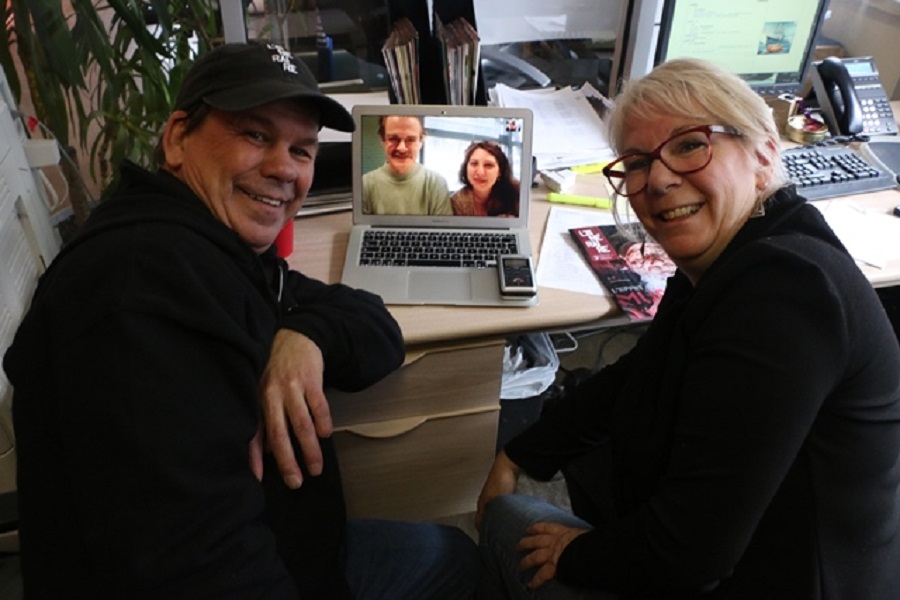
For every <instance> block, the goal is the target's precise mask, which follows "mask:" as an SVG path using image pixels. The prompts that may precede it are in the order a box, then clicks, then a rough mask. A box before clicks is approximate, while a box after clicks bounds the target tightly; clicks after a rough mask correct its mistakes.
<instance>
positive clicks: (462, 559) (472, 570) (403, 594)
mask: <svg viewBox="0 0 900 600" xmlns="http://www.w3.org/2000/svg"><path fill="white" fill-rule="evenodd" d="M346 548H347V563H346V564H347V582H348V583H349V584H350V589H351V590H352V591H353V595H354V598H356V599H357V600H376V599H378V600H393V599H397V600H411V599H416V600H429V599H434V600H457V599H459V600H462V599H466V600H468V599H470V598H473V597H474V594H475V586H476V584H477V580H478V568H479V567H478V548H477V546H476V545H475V542H473V541H472V539H471V538H470V537H469V536H467V535H466V534H465V533H463V531H462V530H460V529H458V528H456V527H451V526H448V525H438V524H435V523H415V522H407V521H383V520H378V519H349V520H348V521H347V544H346Z"/></svg>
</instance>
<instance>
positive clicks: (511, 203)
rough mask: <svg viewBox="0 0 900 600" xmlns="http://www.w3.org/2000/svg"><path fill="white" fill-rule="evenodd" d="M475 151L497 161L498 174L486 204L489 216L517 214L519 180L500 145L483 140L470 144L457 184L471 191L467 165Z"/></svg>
mask: <svg viewBox="0 0 900 600" xmlns="http://www.w3.org/2000/svg"><path fill="white" fill-rule="evenodd" d="M476 150H484V151H485V152H487V153H488V154H490V155H491V156H493V157H494V159H495V160H496V161H497V167H498V168H499V170H500V173H499V174H498V176H497V181H496V182H494V187H493V188H491V196H490V199H489V200H488V203H487V211H488V214H489V215H515V216H518V214H519V180H518V179H516V178H515V177H514V176H513V173H512V165H511V164H510V162H509V159H508V158H507V157H506V154H505V153H504V152H503V149H502V148H501V147H500V144H498V143H496V142H489V141H487V140H483V141H480V142H472V143H471V144H469V147H468V148H466V153H465V158H464V159H463V163H462V165H460V167H459V182H460V183H462V184H463V185H464V186H465V187H466V188H467V189H472V184H471V183H469V176H468V165H469V160H470V159H471V158H472V153H474V152H475V151H476Z"/></svg>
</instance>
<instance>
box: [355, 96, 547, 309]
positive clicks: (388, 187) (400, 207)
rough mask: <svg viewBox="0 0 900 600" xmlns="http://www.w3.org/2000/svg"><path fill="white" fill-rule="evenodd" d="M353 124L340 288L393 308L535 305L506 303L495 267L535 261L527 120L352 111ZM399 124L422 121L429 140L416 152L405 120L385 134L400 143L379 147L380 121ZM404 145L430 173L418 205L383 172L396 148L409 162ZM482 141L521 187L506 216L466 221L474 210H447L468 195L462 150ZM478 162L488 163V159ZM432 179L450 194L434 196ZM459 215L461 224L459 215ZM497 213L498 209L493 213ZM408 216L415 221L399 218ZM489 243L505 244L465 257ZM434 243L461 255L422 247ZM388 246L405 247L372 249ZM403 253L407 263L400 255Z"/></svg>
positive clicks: (435, 110) (442, 112) (512, 115)
mask: <svg viewBox="0 0 900 600" xmlns="http://www.w3.org/2000/svg"><path fill="white" fill-rule="evenodd" d="M353 116H354V119H355V121H356V125H357V129H356V131H355V132H354V133H353V140H352V155H353V157H352V158H353V160H352V164H353V228H352V230H351V234H350V240H349V244H348V248H347V257H346V259H345V261H344V269H343V274H342V276H341V280H342V281H343V282H344V283H346V284H347V285H350V286H353V287H357V288H362V289H365V290H369V291H371V292H374V293H376V294H378V295H379V296H381V297H382V298H383V299H384V301H385V303H387V304H446V305H474V306H479V305H480V306H516V307H522V306H533V305H535V304H537V302H538V298H537V295H534V296H531V297H525V298H522V299H509V298H508V297H507V298H504V297H502V296H501V294H500V284H499V277H498V272H497V261H496V257H497V255H498V254H502V253H510V254H512V253H514V254H524V255H529V256H531V255H532V250H531V244H530V241H529V234H528V211H529V199H530V192H531V180H532V173H531V170H532V158H531V157H532V154H531V143H532V125H533V116H532V113H531V111H530V110H529V109H522V108H500V107H485V106H438V105H421V106H420V105H380V106H355V107H354V108H353ZM398 116H399V117H411V118H415V119H418V120H419V122H420V123H421V124H422V125H423V126H424V131H425V137H424V138H423V139H422V141H421V143H419V144H416V143H415V142H414V140H415V139H416V138H415V137H414V136H411V133H410V131H412V132H413V133H414V132H415V128H413V129H412V130H410V129H409V127H411V125H410V119H408V118H407V119H404V120H403V121H404V124H405V126H406V127H407V129H405V130H403V129H396V128H395V127H392V126H391V125H388V127H389V130H390V131H391V132H395V131H396V132H397V133H395V134H394V135H386V136H385V137H386V138H389V139H387V140H385V141H384V142H383V141H382V136H381V135H380V134H379V126H380V123H381V121H382V117H398ZM387 123H392V121H390V120H389V121H387ZM393 123H397V121H393ZM407 141H409V142H413V143H412V144H410V145H409V147H410V148H411V149H412V151H413V152H414V154H416V156H415V159H416V162H418V163H419V164H420V165H421V167H422V168H424V169H427V170H429V171H431V172H432V173H431V174H430V175H429V178H430V179H429V183H428V184H426V185H425V186H424V187H423V186H419V188H417V189H419V190H423V191H421V192H420V193H417V194H415V197H412V198H408V197H407V196H406V194H407V192H408V190H406V189H404V187H403V185H402V184H399V183H397V181H396V178H395V177H394V175H395V173H394V172H393V171H392V172H388V171H387V170H388V169H390V168H391V164H389V163H391V162H392V160H391V158H392V157H395V156H394V155H393V154H391V153H392V152H393V151H394V150H396V149H397V148H398V147H399V148H400V150H399V156H400V158H403V153H404V152H405V146H406V142H407ZM484 141H487V142H489V143H491V144H494V145H496V146H495V149H496V148H497V147H499V149H500V150H501V151H502V153H503V155H504V156H505V157H507V160H508V161H509V164H510V166H511V174H512V176H513V178H514V179H515V181H516V182H519V186H518V188H519V189H518V194H517V195H515V194H513V196H514V197H513V198H512V199H507V202H506V204H505V208H503V209H501V210H502V211H503V212H502V213H501V214H499V215H497V216H467V215H465V214H460V213H465V212H467V211H469V210H471V207H472V206H473V203H472V202H471V201H470V202H469V203H468V204H466V203H465V202H460V201H459V200H458V199H457V200H455V201H454V202H453V203H451V202H450V197H451V196H453V195H454V193H455V192H457V191H458V190H460V189H461V188H463V187H464V184H463V183H462V182H461V180H460V179H461V175H462V174H463V173H465V172H466V171H465V169H466V166H465V165H464V163H465V154H466V150H467V149H468V148H469V146H470V144H472V143H473V142H484ZM416 146H418V147H416ZM477 156H481V157H484V159H486V156H485V155H484V154H483V153H478V154H477ZM488 162H489V161H488ZM397 168H400V167H395V170H396V169H397ZM413 168H414V167H413ZM379 171H380V172H381V173H380V180H379V182H378V183H371V182H370V183H368V184H367V183H366V182H365V177H364V176H365V174H367V173H371V175H370V177H371V176H376V175H379V173H377V172H379ZM473 173H474V171H473ZM435 177H438V178H439V179H437V183H438V184H440V182H441V181H446V185H447V189H446V191H445V192H442V193H441V194H437V193H436V192H435V189H437V188H440V185H433V184H434V183H435V181H436V180H435ZM479 177H481V176H479ZM473 179H475V176H474V175H473ZM482 184H483V182H482ZM495 187H496V186H495ZM424 196H427V198H425V197H424ZM470 197H471V196H470ZM454 206H456V211H457V214H453V210H454V209H453V207H454ZM467 207H468V208H467ZM497 210H498V208H497V207H496V206H494V207H492V209H491V210H490V211H489V212H491V213H494V212H497ZM409 212H414V213H415V214H398V213H409ZM429 212H430V213H431V214H428V213H429ZM485 235H487V236H490V237H491V238H492V239H493V240H498V239H499V242H497V241H495V243H496V244H498V245H494V246H490V245H488V249H487V250H486V251H482V250H478V251H475V250H473V251H471V252H467V249H468V248H469V247H471V246H470V245H475V244H478V243H480V242H481V241H482V238H483V237H485ZM434 237H438V238H443V239H446V240H447V242H446V243H447V244H460V245H461V246H462V248H461V249H460V250H459V251H456V250H454V249H447V248H446V247H442V246H441V245H440V244H439V245H438V247H437V248H435V247H434V246H431V247H421V246H420V245H419V244H420V242H419V240H425V241H428V242H429V243H430V238H434ZM385 238H387V239H388V241H394V242H398V243H399V244H401V245H402V248H401V250H400V251H398V252H395V251H382V250H381V249H380V248H376V247H374V246H373V244H375V243H381V242H383V241H384V240H385ZM398 240H399V241H398ZM421 243H422V244H424V243H425V242H421ZM410 246H411V247H412V248H410ZM406 250H408V251H409V255H401V253H402V252H404V251H406ZM447 264H452V266H445V265H447Z"/></svg>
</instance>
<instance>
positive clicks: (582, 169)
mask: <svg viewBox="0 0 900 600" xmlns="http://www.w3.org/2000/svg"><path fill="white" fill-rule="evenodd" d="M608 164H609V161H603V162H596V163H590V164H587V165H575V166H574V167H569V168H570V169H571V170H572V171H573V172H574V173H578V174H579V175H590V174H592V173H602V172H603V167H605V166H606V165H608Z"/></svg>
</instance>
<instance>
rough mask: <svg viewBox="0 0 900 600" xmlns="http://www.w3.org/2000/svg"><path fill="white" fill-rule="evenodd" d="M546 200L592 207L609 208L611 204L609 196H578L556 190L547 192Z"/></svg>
mask: <svg viewBox="0 0 900 600" xmlns="http://www.w3.org/2000/svg"><path fill="white" fill-rule="evenodd" d="M547 200H549V201H550V202H555V203H557V204H574V205H577V206H591V207H593V208H609V207H610V206H611V203H610V201H609V198H598V197H596V196H578V195H576V194H559V193H557V192H549V193H548V194H547Z"/></svg>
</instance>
